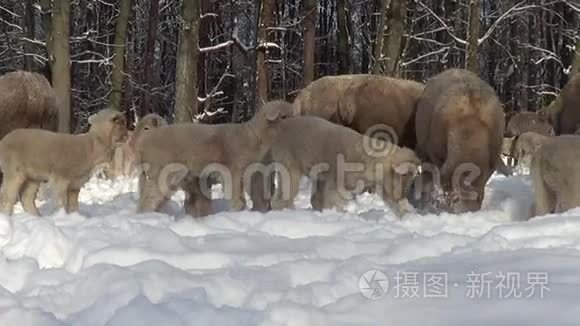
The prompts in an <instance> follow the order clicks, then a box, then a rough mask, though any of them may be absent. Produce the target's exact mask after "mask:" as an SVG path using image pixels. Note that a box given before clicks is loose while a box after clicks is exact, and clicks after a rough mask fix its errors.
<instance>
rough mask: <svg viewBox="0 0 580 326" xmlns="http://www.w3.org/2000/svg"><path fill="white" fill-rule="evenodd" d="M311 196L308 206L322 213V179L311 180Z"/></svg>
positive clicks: (323, 185)
mask: <svg viewBox="0 0 580 326" xmlns="http://www.w3.org/2000/svg"><path fill="white" fill-rule="evenodd" d="M312 187H313V188H312V194H311V195H310V205H311V206H312V209H314V210H317V211H322V209H323V208H324V187H326V185H325V182H324V180H323V179H322V178H318V179H316V180H312Z"/></svg>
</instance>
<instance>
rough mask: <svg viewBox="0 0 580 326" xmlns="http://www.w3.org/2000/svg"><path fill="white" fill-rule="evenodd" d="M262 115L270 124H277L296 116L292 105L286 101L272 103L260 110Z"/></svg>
mask: <svg viewBox="0 0 580 326" xmlns="http://www.w3.org/2000/svg"><path fill="white" fill-rule="evenodd" d="M258 114H260V115H262V116H263V117H264V118H265V119H266V120H267V121H268V122H269V123H276V122H279V121H282V120H284V119H287V118H290V117H293V116H295V115H296V112H295V111H294V107H293V106H292V104H290V103H288V102H286V101H271V102H268V103H266V104H264V106H263V107H262V108H261V109H260V111H259V112H258Z"/></svg>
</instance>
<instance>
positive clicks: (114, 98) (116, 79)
mask: <svg viewBox="0 0 580 326" xmlns="http://www.w3.org/2000/svg"><path fill="white" fill-rule="evenodd" d="M130 12H131V0H121V1H120V8H119V16H118V17H117V25H116V28H115V41H114V44H113V46H114V48H113V53H114V57H113V72H112V74H111V97H110V100H109V105H110V107H111V108H113V109H115V110H121V99H122V96H123V94H122V92H123V80H124V79H125V78H124V77H125V71H124V66H125V47H126V46H125V43H126V42H125V38H126V35H127V26H128V25H129V16H130Z"/></svg>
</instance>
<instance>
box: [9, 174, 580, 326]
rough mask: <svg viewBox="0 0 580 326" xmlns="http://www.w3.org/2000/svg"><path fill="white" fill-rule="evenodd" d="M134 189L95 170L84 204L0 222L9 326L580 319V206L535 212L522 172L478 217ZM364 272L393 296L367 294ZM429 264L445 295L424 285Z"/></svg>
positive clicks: (497, 183) (503, 184)
mask: <svg viewBox="0 0 580 326" xmlns="http://www.w3.org/2000/svg"><path fill="white" fill-rule="evenodd" d="M135 189H136V184H135V181H134V180H120V181H117V182H110V181H103V180H98V179H93V180H91V182H90V183H89V184H87V185H86V186H85V188H84V189H83V190H82V192H81V198H80V201H81V209H80V212H79V213H78V214H71V215H66V214H65V213H64V212H63V211H61V210H56V209H55V207H54V204H52V202H42V205H41V212H42V214H43V215H44V217H42V218H36V217H32V216H29V215H26V214H25V213H22V211H21V210H17V213H16V214H15V215H14V216H13V217H12V219H8V218H6V217H1V218H0V248H1V249H0V325H19V326H32V325H42V326H45V325H48V326H52V325H55V326H56V325H74V326H84V325H87V326H89V325H90V326H92V325H94V326H97V325H107V326H117V325H118V326H133V325H134V326H137V325H138V326H142V325H179V326H181V325H220V326H221V325H252V326H253V325H288V326H290V325H316V326H319V325H494V326H497V325H510V326H511V325H532V326H533V325H542V326H543V325H547V324H549V325H578V318H579V317H580V295H579V293H580V273H578V271H579V269H580V218H579V217H580V209H575V210H571V211H569V212H567V213H564V214H561V215H559V216H544V217H536V218H533V219H530V220H528V218H529V215H530V207H531V205H532V192H531V187H530V179H529V177H528V176H525V175H524V176H514V177H509V178H506V177H502V176H494V177H493V178H492V180H490V182H489V184H488V189H487V191H486V200H485V202H484V208H483V209H482V211H480V212H475V213H469V214H462V215H450V214H440V215H419V214H409V215H406V216H404V217H403V219H402V220H398V219H397V218H395V216H394V215H393V214H392V213H391V212H390V210H389V209H388V208H386V207H385V206H384V204H383V203H382V201H381V200H379V199H378V198H376V197H375V196H372V195H368V194H366V195H362V196H359V197H358V198H357V199H356V201H355V202H352V203H351V204H349V205H348V207H347V209H346V212H339V211H325V212H322V213H320V212H314V211H311V210H309V209H308V198H309V197H308V184H307V183H305V184H304V185H303V189H302V191H301V193H300V196H299V198H297V200H296V206H297V207H298V209H297V210H293V211H290V210H287V211H280V212H270V213H267V214H260V213H255V212H250V211H244V212H236V213H232V212H227V202H226V201H225V200H223V199H216V200H215V201H214V208H215V209H217V210H218V211H219V212H218V213H216V214H214V215H212V216H209V217H207V218H204V219H192V218H190V217H187V216H185V215H184V213H183V212H182V210H181V208H180V205H179V202H180V199H182V195H181V194H178V195H176V197H175V198H174V199H175V200H173V201H172V202H170V203H169V204H168V205H167V206H166V207H164V209H163V213H154V214H141V215H137V214H135V213H134V212H135V208H136V198H135ZM216 192H219V189H216ZM368 271H379V272H382V273H384V274H385V275H386V277H387V279H388V281H389V282H388V283H389V287H388V288H387V289H386V290H387V291H386V294H384V295H383V296H380V293H379V298H376V299H369V298H367V297H365V295H363V293H362V292H361V289H360V288H359V285H360V284H366V283H365V282H366V281H367V280H366V279H363V281H362V283H361V277H362V276H363V274H364V275H367V274H365V273H366V272H368ZM434 273H435V274H437V275H439V276H443V275H444V276H445V278H446V280H445V286H444V287H440V288H439V290H443V289H445V290H446V292H447V295H446V297H437V298H435V297H428V296H427V294H429V293H431V292H429V293H427V292H428V291H431V290H433V289H435V288H434V287H432V286H431V285H430V286H427V285H426V283H424V282H427V280H429V279H430V278H429V277H431V276H433V274H434ZM508 273H509V275H512V276H513V277H516V276H517V278H519V280H518V282H514V283H513V284H511V285H510V286H509V287H508V288H506V287H503V286H505V285H506V283H504V281H505V280H504V279H502V276H506V275H508ZM368 275H379V274H376V272H372V273H371V274H368ZM538 275H539V276H545V277H548V278H547V279H541V280H540V281H541V282H536V284H535V285H536V286H535V287H533V288H532V287H530V285H532V284H534V283H533V282H534V280H535V281H538V280H537V279H535V278H534V277H538ZM478 278H479V280H480V282H475V280H476V279H478ZM484 279H485V280H486V282H487V283H484V282H482V281H481V280H484ZM377 280H378V279H377ZM377 280H370V279H368V281H370V282H368V284H369V288H370V289H376V288H377V284H379V283H377ZM514 280H515V279H514ZM381 284H383V283H381ZM514 284H515V285H514ZM540 285H544V286H545V288H543V290H544V292H543V293H540V292H541V286H540ZM487 286H489V288H486V287H487ZM526 288H530V290H529V291H526ZM531 289H533V290H535V292H534V293H532V294H533V295H531V296H530V298H527V296H528V295H529V294H530V292H531ZM487 290H489V291H487ZM508 290H512V291H515V292H512V294H514V293H518V292H519V294H520V297H517V296H515V295H512V296H509V295H507V294H506V293H508ZM478 291H479V292H478ZM371 292H373V291H371ZM368 293H369V292H368V291H367V292H366V294H367V295H368ZM374 293H377V292H374ZM431 294H432V293H431ZM438 294H441V293H438ZM541 294H542V295H541ZM408 296H418V297H412V298H409V297H408ZM488 296H489V298H488ZM542 296H543V297H542Z"/></svg>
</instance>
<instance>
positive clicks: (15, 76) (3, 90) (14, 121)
mask: <svg viewBox="0 0 580 326" xmlns="http://www.w3.org/2000/svg"><path fill="white" fill-rule="evenodd" d="M58 117H59V111H58V105H57V99H56V95H55V93H54V90H53V89H52V87H51V86H50V83H49V82H48V80H46V78H45V77H44V76H42V75H40V74H37V73H31V72H26V71H15V72H10V73H7V74H4V75H2V76H0V139H2V138H4V136H6V135H7V134H8V133H10V132H11V131H12V130H15V129H22V128H38V129H46V130H51V131H57V130H58V123H59V121H58Z"/></svg>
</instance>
